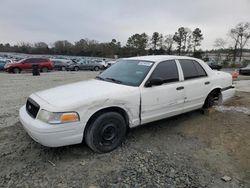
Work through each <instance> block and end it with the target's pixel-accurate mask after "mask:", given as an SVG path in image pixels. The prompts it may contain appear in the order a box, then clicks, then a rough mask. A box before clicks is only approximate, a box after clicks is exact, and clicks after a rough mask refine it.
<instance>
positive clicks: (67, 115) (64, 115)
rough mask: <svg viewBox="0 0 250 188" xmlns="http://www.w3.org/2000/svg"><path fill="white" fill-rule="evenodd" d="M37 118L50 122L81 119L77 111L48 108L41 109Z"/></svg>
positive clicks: (66, 121) (58, 122)
mask: <svg viewBox="0 0 250 188" xmlns="http://www.w3.org/2000/svg"><path fill="white" fill-rule="evenodd" d="M37 119H39V120H41V121H43V122H45V123H49V124H60V123H70V122H76V121H80V118H79V115H78V114H77V113H76V112H48V111H46V110H41V111H40V112H39V114H38V116H37Z"/></svg>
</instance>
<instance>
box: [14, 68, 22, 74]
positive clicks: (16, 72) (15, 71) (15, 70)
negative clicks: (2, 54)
mask: <svg viewBox="0 0 250 188" xmlns="http://www.w3.org/2000/svg"><path fill="white" fill-rule="evenodd" d="M13 73H15V74H19V73H21V69H19V68H14V69H13Z"/></svg>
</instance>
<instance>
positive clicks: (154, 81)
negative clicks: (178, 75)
mask: <svg viewBox="0 0 250 188" xmlns="http://www.w3.org/2000/svg"><path fill="white" fill-rule="evenodd" d="M163 83H164V82H163V79H162V78H152V79H150V80H148V81H147V83H146V84H145V87H152V86H159V85H162V84H163Z"/></svg>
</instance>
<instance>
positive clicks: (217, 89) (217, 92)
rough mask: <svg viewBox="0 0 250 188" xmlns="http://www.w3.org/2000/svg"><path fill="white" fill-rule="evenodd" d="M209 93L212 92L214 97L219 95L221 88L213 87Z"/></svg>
mask: <svg viewBox="0 0 250 188" xmlns="http://www.w3.org/2000/svg"><path fill="white" fill-rule="evenodd" d="M211 93H213V95H214V97H219V95H220V93H221V88H215V89H213V90H212V91H211V92H210V93H209V95H210V94H211Z"/></svg>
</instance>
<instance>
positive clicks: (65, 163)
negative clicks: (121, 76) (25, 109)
mask: <svg viewBox="0 0 250 188" xmlns="http://www.w3.org/2000/svg"><path fill="white" fill-rule="evenodd" d="M96 74H97V73H96V72H87V71H84V72H52V73H45V74H42V75H41V76H40V77H33V76H31V74H29V73H26V74H19V75H14V74H6V73H0V85H1V90H0V96H1V98H0V169H1V171H0V187H92V188H94V187H218V188H219V187H229V188H230V187H231V188H235V187H250V126H249V125H250V116H249V114H247V113H244V111H241V110H237V109H238V108H244V109H247V110H249V109H250V93H248V92H242V91H238V92H237V95H236V96H235V97H234V98H233V99H232V100H230V101H228V102H227V103H226V104H224V105H223V106H222V107H221V108H220V109H217V108H214V109H211V110H210V111H209V113H207V114H205V115H204V114H202V113H201V112H200V111H193V112H190V113H186V114H183V115H180V116H176V117H173V118H168V119H165V120H161V121H157V122H154V123H150V124H147V125H144V126H140V127H138V128H135V129H132V130H131V131H130V132H129V134H128V136H127V139H126V140H125V142H124V143H123V144H122V146H121V147H119V148H118V149H116V150H115V151H113V152H111V153H108V154H96V153H94V152H92V151H91V150H90V149H89V148H88V147H87V146H86V145H85V144H84V143H83V144H79V145H74V146H67V147H60V148H47V147H44V146H41V145H40V144H38V143H36V142H34V141H33V140H32V139H31V138H30V137H29V136H28V135H27V134H26V133H25V131H24V130H23V128H22V126H21V124H20V122H19V121H18V110H19V108H20V107H21V106H22V105H23V104H25V101H26V99H27V97H28V96H29V95H30V94H31V93H32V92H34V91H38V90H42V89H47V88H50V87H54V86H57V85H63V84H66V83H71V82H75V81H80V80H85V79H88V78H93V77H94V76H95V75H96ZM228 109H229V110H228ZM224 175H227V176H229V177H231V178H232V180H231V181H228V182H224V181H223V180H221V177H223V176H224Z"/></svg>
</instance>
